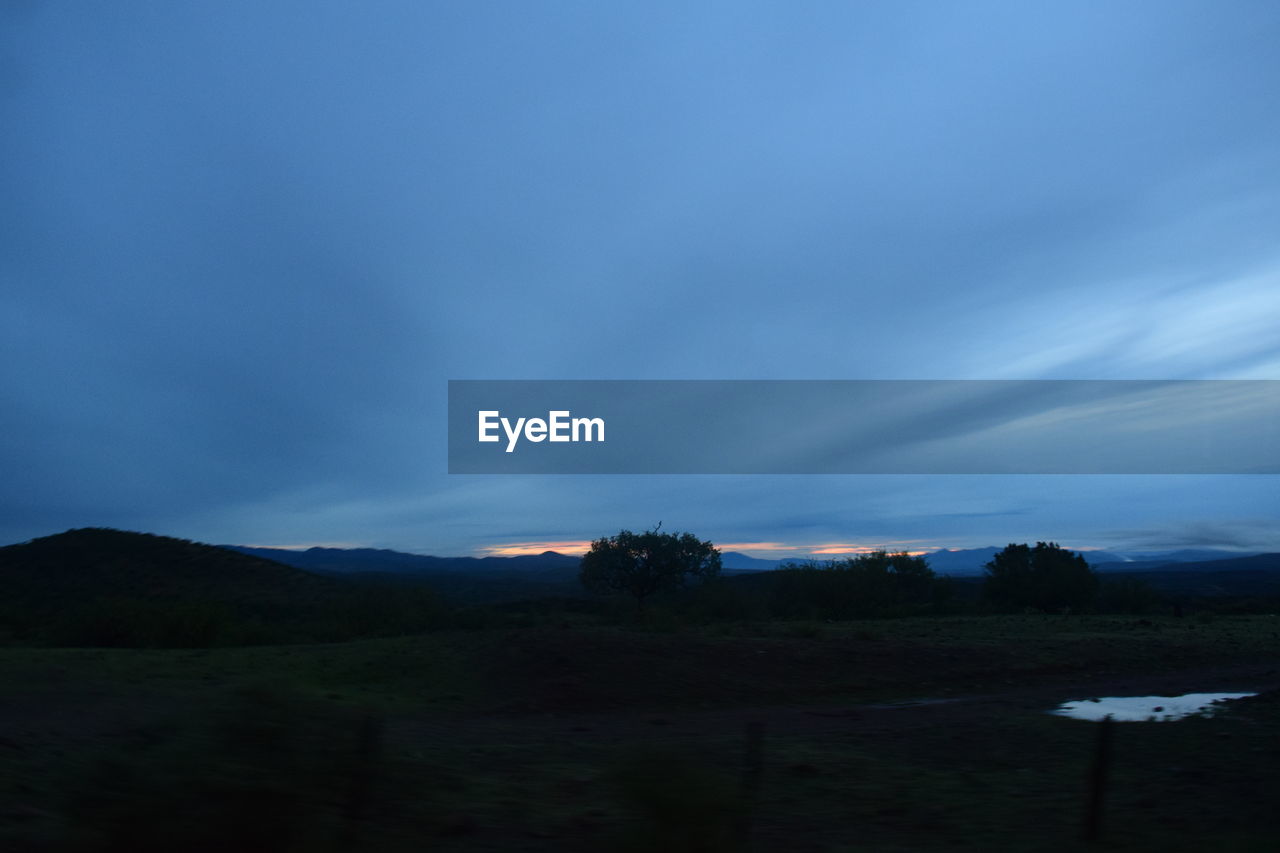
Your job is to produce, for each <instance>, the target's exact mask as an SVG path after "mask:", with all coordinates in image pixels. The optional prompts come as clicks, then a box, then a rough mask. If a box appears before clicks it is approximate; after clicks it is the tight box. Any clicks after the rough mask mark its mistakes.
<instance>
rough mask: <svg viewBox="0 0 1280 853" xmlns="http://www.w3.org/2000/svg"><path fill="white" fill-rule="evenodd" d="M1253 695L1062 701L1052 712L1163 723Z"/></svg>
mask: <svg viewBox="0 0 1280 853" xmlns="http://www.w3.org/2000/svg"><path fill="white" fill-rule="evenodd" d="M1254 695H1256V694H1254V693H1185V694H1183V695H1182V696H1104V697H1102V698H1100V699H1081V700H1079V701H1076V702H1064V703H1063V704H1062V705H1060V706H1058V708H1057V709H1056V710H1054V711H1053V713H1055V714H1061V715H1062V716H1064V717H1072V718H1074V719H1077V720H1101V719H1102V718H1103V717H1106V716H1110V717H1111V718H1112V719H1113V720H1116V721H1117V722H1124V723H1131V722H1147V721H1153V722H1165V721H1168V720H1180V719H1182V718H1183V717H1189V716H1191V715H1192V714H1200V713H1206V714H1211V713H1213V711H1214V710H1215V706H1216V705H1217V703H1219V702H1223V701H1225V700H1227V699H1243V698H1244V697H1246V696H1254Z"/></svg>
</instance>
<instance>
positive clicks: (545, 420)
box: [449, 379, 1280, 474]
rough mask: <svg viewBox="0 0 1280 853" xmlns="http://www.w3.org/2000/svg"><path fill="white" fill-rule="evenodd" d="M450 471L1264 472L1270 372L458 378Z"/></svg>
mask: <svg viewBox="0 0 1280 853" xmlns="http://www.w3.org/2000/svg"><path fill="white" fill-rule="evenodd" d="M449 472H450V473H451V474H1275V473H1280V380H1269V379H1268V380H1171V381H1151V380H1105V381H1104V380H1026V381H1022V380H831V381H827V380H761V381H755V380H618V381H607V380H455V381H451V382H450V383H449Z"/></svg>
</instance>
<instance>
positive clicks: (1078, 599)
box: [983, 542, 1098, 612]
mask: <svg viewBox="0 0 1280 853" xmlns="http://www.w3.org/2000/svg"><path fill="white" fill-rule="evenodd" d="M983 593H984V595H985V596H986V597H987V599H988V600H989V601H991V602H992V603H993V604H996V605H997V606H1001V607H1032V608H1035V609H1036V610H1044V611H1046V612H1052V611H1060V610H1064V609H1067V608H1070V609H1071V610H1082V609H1084V608H1086V607H1088V606H1089V605H1091V604H1093V602H1094V600H1095V599H1096V598H1097V595H1098V576H1097V574H1096V573H1095V572H1094V571H1093V569H1091V568H1090V567H1089V564H1088V563H1087V562H1086V561H1085V559H1084V557H1082V556H1080V555H1079V554H1076V553H1074V552H1072V551H1068V550H1067V549H1065V548H1061V547H1059V546H1058V544H1057V543H1056V542H1037V543H1036V547H1035V548H1030V547H1028V546H1027V545H1026V544H1025V543H1024V544H1022V545H1015V544H1012V543H1011V544H1009V545H1008V546H1006V547H1005V549H1004V550H1003V551H1001V552H1000V553H999V554H996V555H995V557H994V558H993V559H992V560H991V562H989V563H987V565H986V582H985V584H984V587H983Z"/></svg>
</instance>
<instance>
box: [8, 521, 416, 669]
mask: <svg viewBox="0 0 1280 853" xmlns="http://www.w3.org/2000/svg"><path fill="white" fill-rule="evenodd" d="M0 588H3V589H4V593H5V594H4V597H3V598H0V637H7V638H12V639H14V640H17V641H19V642H35V643H52V644H55V645H83V646H162V647H163V646H182V647H190V646H209V645H221V644H236V645H239V644H246V643H249V644H254V643H272V642H315V641H326V642H327V641H334V640H342V639H351V638H354V637H363V636H385V635H390V634H398V633H408V632H413V631H421V630H425V629H427V628H429V627H430V626H431V625H432V624H435V621H437V620H438V619H439V618H440V613H441V609H440V605H439V601H438V599H437V598H436V596H435V595H434V593H432V592H431V591H430V590H428V589H426V588H424V587H421V586H418V587H416V588H406V587H404V586H403V585H401V586H400V587H391V586H389V585H387V584H379V583H376V582H356V581H351V580H345V579H343V578H341V577H338V576H334V575H321V574H316V573H313V572H307V571H303V570H301V569H298V568H295V567H292V566H286V565H283V564H281V563H277V562H273V561H271V560H267V559H263V558H262V557H259V556H255V555H251V554H243V553H237V552H235V551H230V550H227V549H226V548H220V547H217V546H215V545H206V544H202V543H199V542H190V541H188V540H185V539H174V538H171V537H168V536H156V535H153V534H150V533H133V532H129V531H124V530H112V529H108V528H92V527H91V528H80V529H76V530H68V531H66V532H65V533H59V534H56V535H54V536H45V537H42V538H39V539H33V540H31V541H29V542H23V543H20V544H17V545H9V546H6V547H3V548H0Z"/></svg>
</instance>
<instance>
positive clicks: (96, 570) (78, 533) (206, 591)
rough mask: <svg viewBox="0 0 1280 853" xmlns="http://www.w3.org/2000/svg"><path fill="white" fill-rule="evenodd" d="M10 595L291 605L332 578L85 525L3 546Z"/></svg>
mask: <svg viewBox="0 0 1280 853" xmlns="http://www.w3.org/2000/svg"><path fill="white" fill-rule="evenodd" d="M0 583H3V585H4V589H5V594H6V598H8V599H10V600H13V599H14V598H19V597H20V598H23V599H25V600H30V601H37V600H39V601H41V602H43V601H48V602H50V603H53V604H56V605H58V606H65V605H71V604H75V603H77V602H80V601H84V600H88V599H92V598H98V597H102V596H139V597H143V598H148V599H156V600H166V599H168V600H172V599H195V598H199V599H202V600H218V601H227V602H235V601H247V600H252V601H256V602H279V603H283V602H289V601H294V600H296V599H297V597H298V596H299V595H300V594H310V593H311V592H314V591H319V590H322V589H327V588H329V587H331V586H332V583H331V582H330V581H327V580H325V579H323V578H318V577H316V576H315V575H312V574H309V573H307V572H303V571H299V570H298V569H295V568H291V567H289V566H285V565H282V564H280V563H276V562H272V561H270V560H266V559H263V558H261V557H257V556H251V555H247V554H236V553H234V552H229V551H227V550H225V549H223V548H218V547H216V546H214V545H204V544H201V543H198V542H190V541H188V540H186V539H174V538H172V537H168V536H156V535H153V534H150V533H133V532H129V531H124V530H113V529H110V528H102V527H84V528H79V529H75V530H68V531H66V532H65V533H58V534H56V535H53V536H44V537H41V538H39V539H32V540H31V541H29V542H23V543H20V544H17V545H8V546H6V547H3V548H0Z"/></svg>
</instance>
